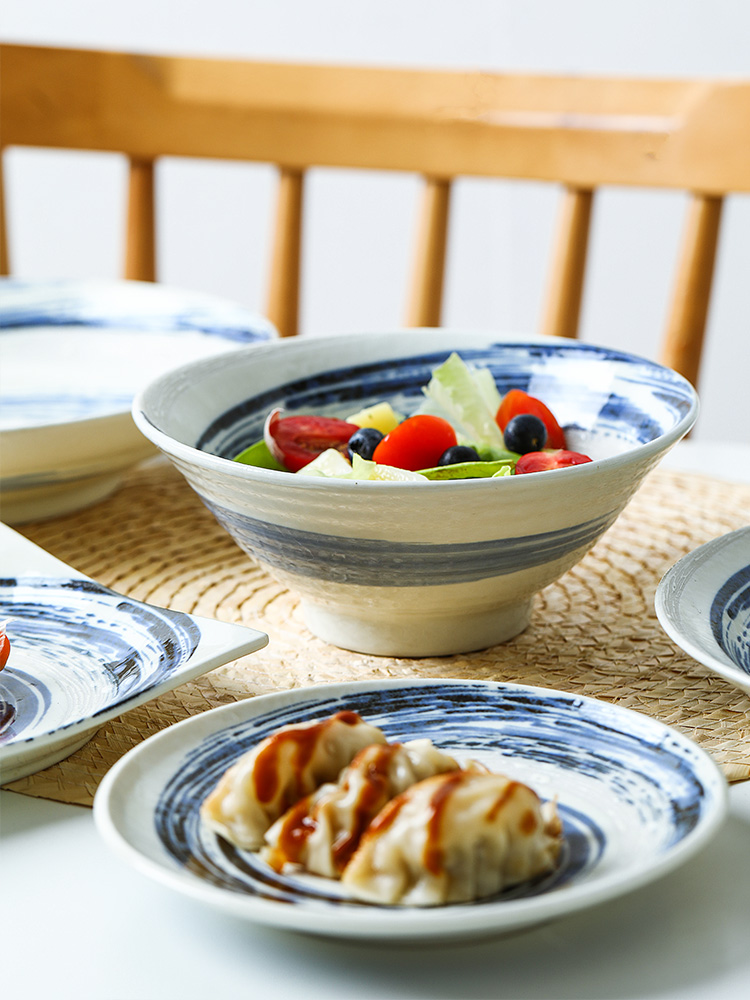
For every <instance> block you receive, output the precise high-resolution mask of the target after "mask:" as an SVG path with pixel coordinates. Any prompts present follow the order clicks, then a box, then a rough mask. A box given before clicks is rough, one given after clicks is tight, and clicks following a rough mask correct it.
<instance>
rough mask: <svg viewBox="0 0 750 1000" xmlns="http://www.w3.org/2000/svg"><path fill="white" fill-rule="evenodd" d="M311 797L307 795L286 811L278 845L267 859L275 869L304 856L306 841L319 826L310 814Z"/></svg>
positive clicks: (279, 869)
mask: <svg viewBox="0 0 750 1000" xmlns="http://www.w3.org/2000/svg"><path fill="white" fill-rule="evenodd" d="M309 810H310V797H309V796H306V797H305V798H304V799H300V801H299V802H298V803H297V804H296V805H295V806H292V808H291V809H290V810H289V811H288V812H287V813H286V815H285V816H284V821H283V823H282V825H281V829H280V831H279V839H278V843H277V845H276V847H275V848H274V849H273V850H272V851H270V852H269V855H268V858H267V861H268V864H269V865H270V866H271V868H273V869H274V871H277V872H280V871H281V869H282V868H283V867H284V865H285V864H286V863H287V862H291V863H292V864H296V863H297V862H299V859H300V858H301V857H302V853H303V851H304V849H305V843H306V842H307V838H308V837H309V836H310V834H311V833H312V832H313V831H314V830H315V829H316V828H317V825H318V824H317V823H316V822H315V820H314V819H313V817H312V816H310V812H309Z"/></svg>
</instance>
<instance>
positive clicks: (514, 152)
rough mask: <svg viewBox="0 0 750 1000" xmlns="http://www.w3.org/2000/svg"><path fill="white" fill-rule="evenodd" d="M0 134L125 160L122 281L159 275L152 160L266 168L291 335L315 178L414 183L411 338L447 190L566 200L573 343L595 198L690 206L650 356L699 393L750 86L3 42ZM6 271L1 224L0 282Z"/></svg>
mask: <svg viewBox="0 0 750 1000" xmlns="http://www.w3.org/2000/svg"><path fill="white" fill-rule="evenodd" d="M0 122H2V129H1V131H0V144H2V147H9V146H18V145H21V146H44V147H52V148H65V149H87V150H107V151H114V152H120V153H123V154H124V155H125V156H127V157H128V158H129V160H130V182H129V200H128V226H127V247H126V263H125V275H126V277H129V278H139V279H143V280H154V279H155V278H156V265H155V260H156V254H155V237H154V198H155V191H154V163H155V161H156V160H157V159H158V158H159V157H162V156H183V157H211V158H217V159H240V160H247V161H256V162H265V163H273V164H276V165H277V166H278V167H279V193H278V206H277V215H276V235H275V240H274V245H273V249H272V265H271V278H270V285H269V293H268V313H269V316H270V318H271V319H272V320H273V321H274V322H275V323H276V325H277V326H278V327H279V329H280V331H281V333H282V334H283V335H285V336H293V335H295V334H296V333H297V332H298V311H299V291H300V256H301V254H300V248H301V234H302V223H303V209H304V197H303V194H304V176H305V172H306V170H307V169H308V168H310V167H313V166H315V167H325V166H331V167H349V168H368V169H376V170H377V169H379V170H398V171H409V172H415V173H418V174H420V175H422V176H423V177H424V179H425V188H424V196H423V203H422V216H421V222H420V226H419V231H418V236H417V243H416V248H415V259H414V270H413V276H412V277H413V280H412V284H411V293H410V299H409V304H408V312H407V321H408V323H409V324H410V325H437V324H439V322H440V308H441V299H442V288H443V281H444V270H445V256H446V247H447V241H448V224H449V207H450V192H451V182H452V181H453V179H455V178H457V177H461V176H475V177H495V178H525V179H534V180H541V181H548V182H554V183H558V184H560V185H561V186H562V189H563V200H562V209H561V214H560V220H559V224H558V232H557V238H556V242H555V247H554V252H553V257H552V266H551V277H550V283H549V295H548V298H547V303H546V306H545V309H544V311H543V316H542V323H541V330H542V332H544V333H549V334H554V335H558V336H565V337H574V336H576V334H577V330H578V319H579V314H580V309H581V301H582V294H583V287H584V276H585V267H586V256H587V247H588V234H589V229H590V224H591V217H592V208H593V203H594V193H595V191H596V190H597V189H598V188H600V187H603V186H605V185H626V186H642V187H655V188H659V187H663V188H674V189H680V190H684V191H687V192H690V194H691V200H690V209H689V213H688V221H687V225H686V232H685V241H684V244H683V248H682V254H681V258H680V262H679V265H678V270H677V274H676V278H675V290H674V295H673V300H672V308H671V311H670V315H669V317H668V320H667V325H666V333H665V339H664V342H663V347H662V354H661V356H662V359H663V360H665V361H666V362H667V363H669V364H670V365H672V366H673V367H675V368H677V369H679V370H680V371H682V372H683V373H684V374H685V375H686V376H687V377H688V378H690V379H691V380H692V381H696V380H697V374H698V365H699V360H700V353H701V347H702V342H703V335H704V329H705V323H706V316H707V310H708V304H709V299H710V291H711V284H712V277H713V268H714V260H715V254H716V246H717V241H718V233H719V224H720V218H721V207H722V201H723V198H724V197H725V196H726V195H727V194H730V193H734V192H747V191H750V141H748V140H749V139H750V135H748V132H749V131H750V81H739V82H733V81H721V80H629V79H591V78H582V77H581V78H577V77H553V76H530V75H521V74H512V75H510V74H505V75H504V74H489V73H481V72H455V71H446V72H443V71H423V70H400V69H370V68H359V67H356V68H355V67H345V66H313V65H310V66H302V65H292V64H281V63H251V62H242V61H236V60H218V59H193V58H181V57H168V56H166V57H165V56H146V55H134V54H126V53H112V52H94V51H84V50H75V49H50V48H43V47H36V46H22V45H2V46H0ZM0 180H1V178H0ZM8 268H9V262H8V257H7V248H6V244H5V231H4V226H3V228H2V233H0V269H2V272H3V273H8Z"/></svg>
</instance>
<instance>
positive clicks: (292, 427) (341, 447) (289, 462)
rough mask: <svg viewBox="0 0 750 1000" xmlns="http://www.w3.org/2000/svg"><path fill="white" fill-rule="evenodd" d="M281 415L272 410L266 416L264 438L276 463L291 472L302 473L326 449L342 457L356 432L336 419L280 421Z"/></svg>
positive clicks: (354, 426) (310, 417)
mask: <svg viewBox="0 0 750 1000" xmlns="http://www.w3.org/2000/svg"><path fill="white" fill-rule="evenodd" d="M282 413H283V410H280V409H275V410H272V411H271V412H270V413H269V414H268V416H267V417H266V424H265V427H264V428H263V437H264V439H265V442H266V444H267V445H268V450H269V451H270V452H271V454H272V455H273V457H274V458H275V459H276V461H277V462H281V464H282V465H283V466H285V467H286V468H287V469H289V471H290V472H298V471H299V470H300V469H303V468H304V467H305V466H306V465H308V464H309V463H310V462H312V460H313V459H314V458H316V457H317V456H318V455H320V454H321V452H324V451H326V450H327V449H328V448H335V449H336V450H337V451H341V452H344V453H345V452H346V446H347V443H348V441H349V438H350V437H351V436H352V434H354V432H355V431H358V430H359V427H358V426H357V425H356V424H349V423H347V422H346V420H339V419H338V418H337V417H316V416H312V415H300V416H298V417H283V416H282V415H281V414H282Z"/></svg>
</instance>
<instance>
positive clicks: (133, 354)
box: [0, 278, 275, 524]
mask: <svg viewBox="0 0 750 1000" xmlns="http://www.w3.org/2000/svg"><path fill="white" fill-rule="evenodd" d="M274 336H275V331H274V329H273V327H272V326H271V324H270V323H268V321H266V320H264V319H261V318H260V317H259V316H257V315H256V314H255V313H252V312H250V311H249V310H247V309H245V308H244V307H242V306H238V305H234V304H232V303H228V302H224V301H223V300H222V299H218V298H215V297H213V296H210V295H203V294H200V293H195V292H181V291H176V290H175V289H170V288H166V287H164V286H163V285H156V284H150V283H146V282H138V281H24V280H19V279H15V278H2V279H0V365H2V380H1V381H0V503H1V504H2V518H3V520H4V521H6V522H7V523H9V524H20V523H22V522H24V521H29V520H32V519H37V518H40V517H48V516H54V515H57V514H62V513H67V512H68V511H71V510H75V509H77V508H78V507H81V506H84V505H86V504H89V503H93V502H95V501H96V500H99V499H101V498H102V497H103V496H106V494H107V493H109V492H110V491H111V490H112V489H113V488H114V487H115V486H116V485H117V483H118V482H119V480H120V477H121V475H122V473H123V472H124V470H125V469H127V468H128V467H129V466H131V465H133V464H135V463H136V462H138V461H140V460H141V459H143V458H146V457H148V456H149V455H150V454H153V447H152V446H151V445H149V444H148V442H147V441H145V440H144V438H143V436H142V435H141V434H139V433H138V431H137V430H136V428H135V427H134V425H133V420H132V417H131V414H130V410H131V406H132V403H133V397H134V396H135V394H136V392H137V391H138V390H139V389H141V388H143V386H144V385H146V384H147V383H148V382H150V381H151V380H152V379H154V378H155V377H156V376H157V375H159V374H161V373H162V372H164V371H167V370H168V369H170V368H174V367H175V366H176V365H178V364H181V363H182V362H184V361H190V360H195V359H197V358H201V357H206V356H207V355H213V354H217V353H221V352H225V351H230V350H234V349H236V348H237V347H238V346H246V345H248V344H251V343H256V342H258V341H264V340H268V339H269V338H271V337H274Z"/></svg>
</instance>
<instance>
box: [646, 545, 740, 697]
mask: <svg viewBox="0 0 750 1000" xmlns="http://www.w3.org/2000/svg"><path fill="white" fill-rule="evenodd" d="M655 607H656V614H657V616H658V618H659V621H660V622H661V625H662V628H663V629H664V631H665V632H666V633H667V635H668V636H669V637H670V639H673V640H674V642H676V643H677V645H678V646H679V647H680V648H681V649H684V650H685V652H686V653H688V654H689V655H690V656H692V657H693V659H695V660H697V661H698V662H699V663H702V664H703V665H704V666H706V667H709V668H710V669H711V670H713V671H715V673H717V674H720V675H721V676H722V677H724V678H725V679H726V680H728V681H729V682H730V683H732V684H735V685H736V686H737V687H738V688H741V689H742V690H743V691H747V693H748V694H750V528H740V529H739V531H732V532H730V534H728V535H722V536H721V537H720V538H715V539H714V540H713V541H711V542H708V543H707V544H706V545H702V546H701V547H700V548H699V549H696V550H695V551H694V552H691V553H690V554H689V555H687V556H685V557H684V558H683V559H680V561H679V562H678V563H676V564H675V565H674V566H673V567H672V568H671V569H670V570H669V571H668V572H667V573H666V574H665V576H664V578H663V580H662V581H661V583H660V584H659V586H658V587H657V590H656V599H655Z"/></svg>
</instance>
